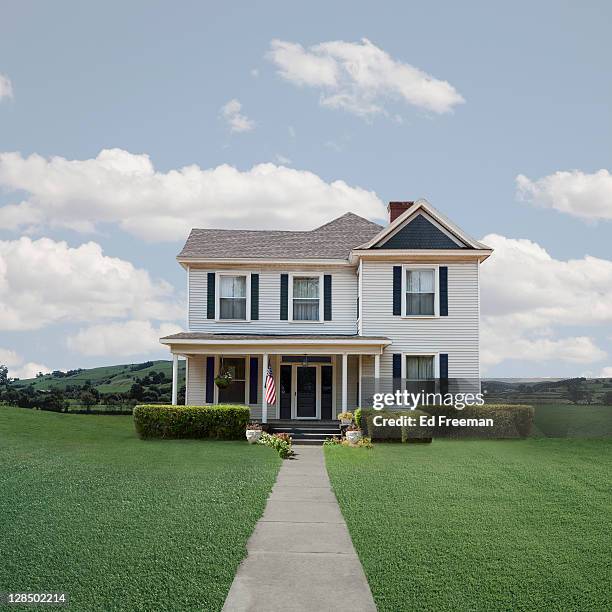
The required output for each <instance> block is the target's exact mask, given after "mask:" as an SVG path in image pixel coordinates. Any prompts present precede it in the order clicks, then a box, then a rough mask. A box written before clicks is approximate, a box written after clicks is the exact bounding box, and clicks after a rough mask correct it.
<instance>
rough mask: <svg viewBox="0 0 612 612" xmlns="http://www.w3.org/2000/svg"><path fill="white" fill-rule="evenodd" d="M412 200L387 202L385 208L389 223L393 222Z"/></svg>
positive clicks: (411, 203)
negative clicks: (387, 212)
mask: <svg viewBox="0 0 612 612" xmlns="http://www.w3.org/2000/svg"><path fill="white" fill-rule="evenodd" d="M413 204H414V201H412V202H389V205H388V206H387V210H388V211H389V223H393V222H394V221H395V220H396V219H397V218H398V217H399V216H400V215H401V214H402V213H403V212H404V211H405V210H408V209H409V208H410V207H411V206H412V205H413Z"/></svg>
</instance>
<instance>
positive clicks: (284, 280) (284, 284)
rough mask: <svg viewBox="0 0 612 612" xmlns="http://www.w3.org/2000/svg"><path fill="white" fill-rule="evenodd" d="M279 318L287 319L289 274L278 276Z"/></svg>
mask: <svg viewBox="0 0 612 612" xmlns="http://www.w3.org/2000/svg"><path fill="white" fill-rule="evenodd" d="M280 318H281V321H287V320H288V319H289V275H288V274H281V276H280Z"/></svg>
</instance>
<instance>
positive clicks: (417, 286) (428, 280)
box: [406, 270, 435, 293]
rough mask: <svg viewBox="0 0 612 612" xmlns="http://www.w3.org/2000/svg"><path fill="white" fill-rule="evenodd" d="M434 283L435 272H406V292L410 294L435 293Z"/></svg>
mask: <svg viewBox="0 0 612 612" xmlns="http://www.w3.org/2000/svg"><path fill="white" fill-rule="evenodd" d="M434 281H435V274H434V271H433V270H406V291H408V292H410V293H433V292H434Z"/></svg>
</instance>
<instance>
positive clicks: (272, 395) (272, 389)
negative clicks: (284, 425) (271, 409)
mask: <svg viewBox="0 0 612 612" xmlns="http://www.w3.org/2000/svg"><path fill="white" fill-rule="evenodd" d="M266 402H268V404H276V385H275V384H274V376H272V366H271V365H269V366H268V372H267V374H266Z"/></svg>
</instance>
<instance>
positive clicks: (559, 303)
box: [480, 234, 612, 367]
mask: <svg viewBox="0 0 612 612" xmlns="http://www.w3.org/2000/svg"><path fill="white" fill-rule="evenodd" d="M482 240H483V242H484V243H485V244H488V245H489V246H491V247H493V248H494V249H495V250H494V253H493V255H492V256H491V257H490V258H489V259H488V260H487V261H485V262H484V263H483V264H482V267H481V271H480V278H481V298H482V315H483V317H482V341H481V348H482V363H483V366H485V367H486V366H490V365H495V364H498V363H500V362H502V361H504V360H506V359H517V360H523V361H534V362H543V361H554V360H557V361H562V362H569V363H591V362H596V361H600V360H602V359H604V358H605V357H606V353H605V351H603V350H602V349H601V348H599V347H598V346H597V344H596V342H595V341H594V340H593V339H592V338H590V337H588V336H586V335H581V336H570V337H555V336H556V334H557V333H558V332H559V330H561V329H562V328H563V327H564V326H592V327H597V326H602V325H610V324H611V323H612V261H609V260H606V259H599V258H596V257H591V256H589V255H586V256H585V257H583V258H582V259H570V260H567V261H563V260H559V259H554V258H553V257H551V255H550V254H549V253H547V251H546V250H545V249H544V248H542V247H541V246H540V245H538V244H536V243H535V242H532V241H530V240H524V239H513V238H506V237H504V236H500V235H497V234H490V235H488V236H485V237H484V238H483V239H482Z"/></svg>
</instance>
